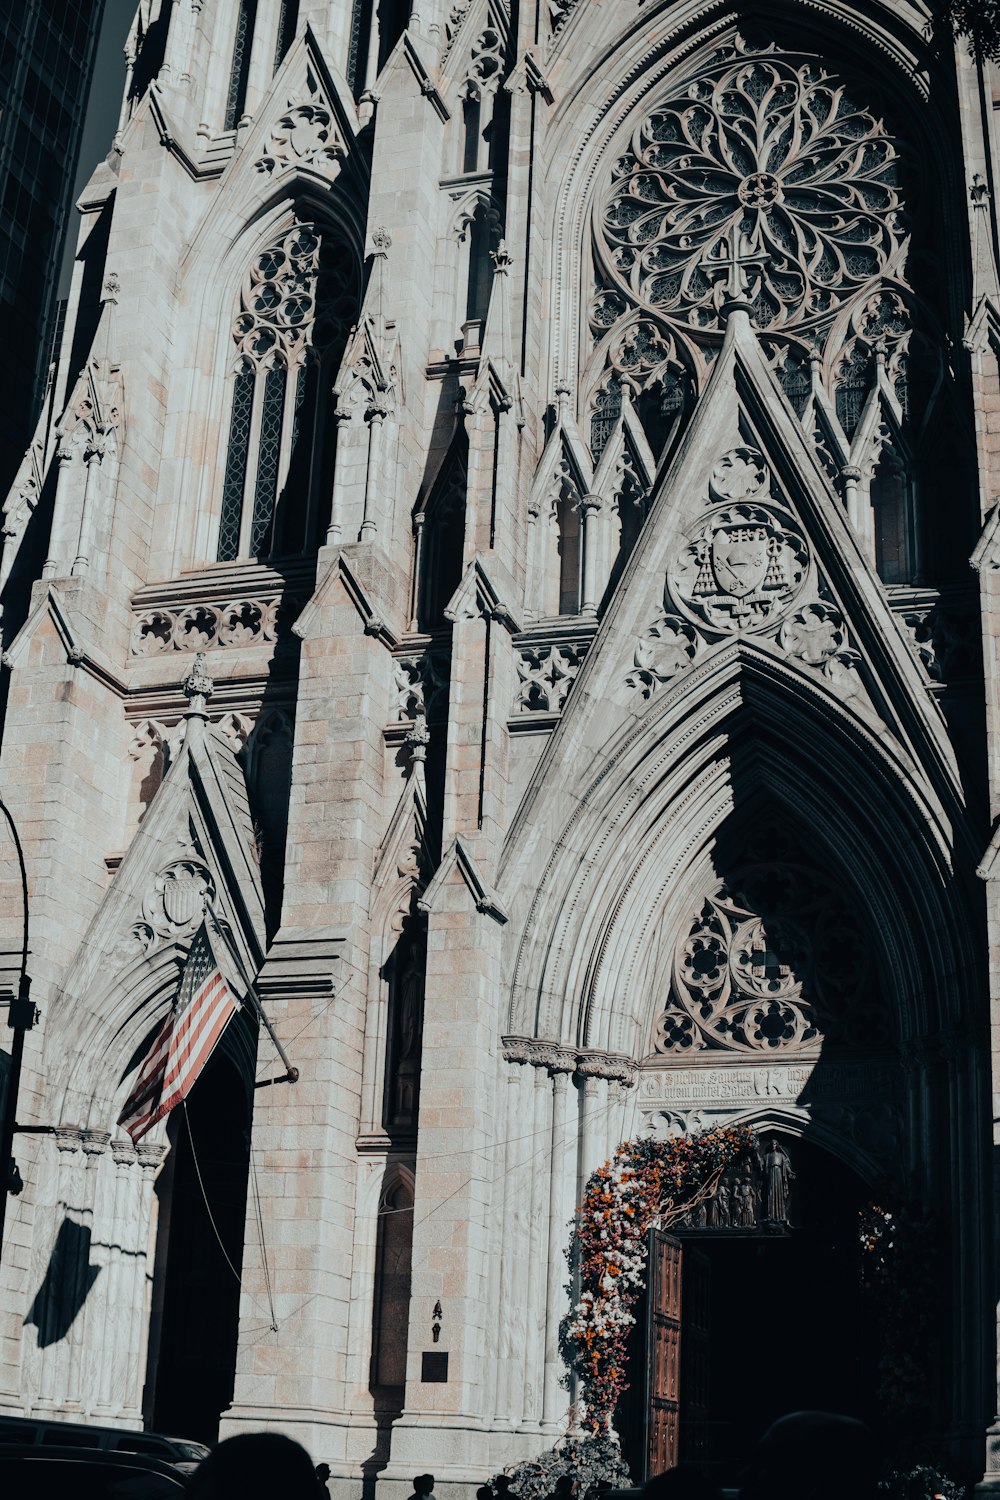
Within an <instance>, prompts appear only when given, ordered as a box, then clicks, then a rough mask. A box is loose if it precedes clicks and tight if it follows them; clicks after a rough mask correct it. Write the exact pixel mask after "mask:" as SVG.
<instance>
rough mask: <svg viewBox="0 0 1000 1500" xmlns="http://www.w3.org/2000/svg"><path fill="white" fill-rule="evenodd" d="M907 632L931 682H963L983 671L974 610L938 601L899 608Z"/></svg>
mask: <svg viewBox="0 0 1000 1500" xmlns="http://www.w3.org/2000/svg"><path fill="white" fill-rule="evenodd" d="M900 615H901V618H902V621H903V624H904V626H905V628H906V634H907V637H908V639H909V641H910V645H911V646H912V648H913V650H914V652H915V654H916V656H917V658H918V660H919V661H920V662H921V664H922V665H923V667H924V669H925V670H926V672H927V675H928V677H930V679H931V681H932V682H962V681H965V680H967V679H968V678H970V677H975V676H976V675H978V673H979V671H981V667H980V665H979V652H980V636H979V626H978V622H977V620H976V616H975V613H974V612H973V611H972V610H971V609H963V608H961V606H958V605H956V606H953V607H950V608H949V607H947V606H944V605H942V604H941V603H940V602H939V601H937V600H931V601H927V602H921V603H919V604H913V605H909V606H908V607H907V606H905V605H904V607H903V608H902V609H901V610H900Z"/></svg>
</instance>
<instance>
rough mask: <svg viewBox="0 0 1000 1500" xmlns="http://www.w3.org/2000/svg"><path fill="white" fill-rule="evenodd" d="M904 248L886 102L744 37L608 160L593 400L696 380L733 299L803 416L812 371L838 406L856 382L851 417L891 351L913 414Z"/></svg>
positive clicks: (894, 383)
mask: <svg viewBox="0 0 1000 1500" xmlns="http://www.w3.org/2000/svg"><path fill="white" fill-rule="evenodd" d="M908 249H909V229H908V210H907V205H906V203H905V202H904V193H903V172H902V160H901V155H900V148H899V146H898V144H897V142H896V140H895V138H894V137H893V135H892V133H891V132H890V130H889V129H888V128H887V126H886V124H885V123H884V122H883V120H882V118H881V113H880V110H879V107H878V106H877V105H876V104H875V103H874V102H873V101H872V100H871V99H868V98H863V97H862V96H861V95H860V94H859V93H858V92H857V90H856V89H854V87H853V86H851V85H848V84H845V82H844V80H843V79H842V78H840V77H838V76H837V75H836V74H835V73H834V72H832V71H831V70H830V69H828V68H827V67H825V66H824V65H823V63H822V62H821V61H820V60H819V59H818V58H815V57H809V56H807V55H804V54H795V53H792V52H784V51H782V50H780V49H779V48H778V47H776V46H774V45H772V44H767V45H763V46H761V45H758V44H756V43H752V42H749V41H747V40H746V39H744V38H743V37H741V36H738V35H737V36H734V38H733V40H732V41H731V42H729V43H726V44H724V45H723V46H721V47H719V48H718V49H717V50H716V51H715V52H714V53H713V54H712V55H711V56H710V57H708V58H707V59H705V60H704V61H703V62H702V64H701V65H700V66H699V68H698V70H697V72H695V73H694V74H693V75H692V76H689V77H688V78H687V79H684V80H681V81H678V82H677V83H675V84H673V85H671V86H670V87H669V89H668V90H667V91H665V93H664V94H662V95H661V96H660V98H659V99H657V100H656V101H655V103H654V105H653V107H652V108H651V109H650V110H649V111H648V113H647V114H646V115H645V116H644V117H643V118H642V119H641V120H640V121H639V122H638V124H636V125H635V126H634V127H633V128H632V130H631V134H630V136H629V138H628V140H627V143H626V145H625V149H624V150H621V151H620V152H619V154H618V157H617V159H616V160H615V161H614V163H613V164H612V165H611V166H610V168H609V169H608V174H607V177H606V179H605V188H604V193H603V197H602V198H601V199H600V200H599V202H598V204H597V207H596V209H595V213H594V217H593V254H594V290H593V294H592V297H591V299H590V305H589V322H590V333H591V336H592V340H593V353H592V355H591V356H590V366H589V372H588V374H587V375H586V376H585V385H586V386H587V388H588V389H589V391H590V396H589V405H590V407H591V408H592V407H593V405H594V403H595V401H597V400H598V399H599V394H600V392H601V391H602V390H603V388H604V387H605V385H606V384H607V381H608V380H609V379H610V378H616V379H624V380H625V381H626V382H627V383H628V385H629V387H630V389H631V390H632V391H633V393H634V392H637V391H642V390H644V389H646V388H647V387H648V386H649V385H651V384H652V383H655V382H657V381H659V380H662V379H663V378H664V376H665V374H666V373H667V372H668V371H669V372H674V374H675V375H676V372H677V371H679V370H682V369H683V370H686V371H688V372H689V373H690V376H691V377H692V379H693V384H694V387H695V389H696V390H698V389H700V387H701V385H702V383H703V381H704V379H705V377H706V376H707V373H708V369H709V366H710V364H711V362H712V360H713V359H714V358H715V355H716V353H717V351H718V348H719V345H720V342H721V338H722V333H723V327H724V318H723V315H722V314H723V308H724V305H725V303H726V302H727V300H730V299H732V298H733V296H734V295H738V296H739V297H740V298H741V299H742V300H745V301H747V302H748V303H749V304H750V307H751V318H752V321H753V323H754V325H755V326H756V328H757V330H758V331H759V332H760V334H761V337H762V342H763V343H764V346H765V349H766V351H767V354H768V358H769V359H770V361H771V364H772V367H773V368H774V370H775V373H776V375H777V377H778V379H779V381H780V383H781V385H782V386H783V388H784V389H785V392H786V395H787V396H788V398H789V400H790V401H791V403H792V405H793V407H794V408H795V409H796V411H797V413H798V414H799V415H800V416H801V415H802V414H803V413H804V411H805V408H806V405H807V403H808V399H809V395H810V392H811V389H812V382H813V379H814V375H815V377H817V378H819V379H820V380H821V381H822V382H823V383H825V384H826V386H827V388H828V394H829V396H830V397H831V399H835V398H836V394H837V391H838V390H839V388H840V385H841V384H843V383H844V381H845V380H846V381H847V382H848V388H847V389H845V394H844V395H843V396H842V397H841V398H840V404H841V406H842V407H843V408H844V410H845V413H846V414H847V415H848V418H849V420H850V418H851V417H852V416H853V412H854V407H855V406H856V404H857V402H858V401H859V400H863V397H864V395H865V394H866V391H867V390H870V389H871V388H872V387H873V385H874V383H875V376H874V368H875V363H876V359H877V358H878V357H879V355H880V351H881V354H882V355H883V356H884V359H885V362H886V364H887V375H888V379H889V383H890V386H891V387H892V388H893V389H894V391H895V394H896V397H897V400H898V401H899V404H900V406H901V408H904V407H905V405H906V401H907V371H906V359H905V355H906V350H907V346H908V344H909V343H910V340H911V327H912V323H913V317H914V308H915V303H914V299H913V295H912V291H911V289H910V287H909V284H908V281H907V254H908ZM842 356H846V357H847V359H848V361H850V360H851V359H852V358H853V359H854V365H850V364H846V365H845V364H844V360H843V358H842ZM817 360H818V363H817ZM811 362H812V365H811ZM813 366H814V367H815V369H813ZM855 366H856V367H857V368H858V370H859V371H861V370H862V369H863V377H864V385H865V387H866V389H865V390H862V389H861V386H860V384H859V380H855V381H854V384H855V385H858V386H859V389H858V391H857V392H855V390H854V386H852V385H850V382H851V380H852V379H853V378H854V377H853V375H852V371H853V369H854V368H855ZM855 425H856V424H855ZM850 436H851V434H850V433H848V434H847V437H848V440H850Z"/></svg>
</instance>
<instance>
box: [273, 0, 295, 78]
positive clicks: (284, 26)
mask: <svg viewBox="0 0 1000 1500" xmlns="http://www.w3.org/2000/svg"><path fill="white" fill-rule="evenodd" d="M298 25H299V0H281V8H280V10H279V11H278V40H277V44H276V46H275V49H274V72H275V73H277V71H278V69H279V68H280V67H281V64H282V62H283V61H284V58H285V53H286V52H287V51H288V49H289V47H290V46H291V45H292V42H293V41H294V40H295V33H296V31H297V30H298Z"/></svg>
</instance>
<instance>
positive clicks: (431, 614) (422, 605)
mask: <svg viewBox="0 0 1000 1500" xmlns="http://www.w3.org/2000/svg"><path fill="white" fill-rule="evenodd" d="M467 488H468V473H467V469H466V457H465V452H464V448H463V449H460V451H458V452H456V453H455V454H454V455H453V456H452V457H451V458H450V459H448V460H446V466H445V469H444V471H443V473H442V474H441V477H440V478H439V479H438V481H437V483H436V484H435V486H434V488H433V490H432V491H431V494H430V497H429V499H428V501H427V504H426V505H425V506H424V508H423V509H422V510H420V511H418V512H417V514H416V516H415V518H414V520H415V522H416V527H417V559H416V564H417V566H416V571H417V611H416V615H417V619H418V620H419V623H420V628H421V630H433V629H434V628H435V627H436V626H438V625H440V624H441V623H442V621H443V616H444V610H445V607H446V606H447V604H448V602H449V600H450V599H451V597H452V595H453V594H454V592H455V590H456V589H457V588H458V585H459V584H460V583H461V581H462V561H463V557H464V553H465V497H466V491H467Z"/></svg>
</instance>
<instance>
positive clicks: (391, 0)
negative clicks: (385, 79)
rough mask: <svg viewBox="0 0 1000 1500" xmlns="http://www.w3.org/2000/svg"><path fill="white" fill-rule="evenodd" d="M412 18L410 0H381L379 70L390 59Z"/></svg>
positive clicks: (379, 12)
mask: <svg viewBox="0 0 1000 1500" xmlns="http://www.w3.org/2000/svg"><path fill="white" fill-rule="evenodd" d="M409 19H410V0H380V3H379V8H378V72H379V73H381V71H382V69H383V68H384V67H385V65H386V63H387V62H388V61H389V54H390V53H391V51H392V49H393V47H395V45H396V43H397V42H398V41H399V39H400V37H401V36H402V35H403V32H404V31H405V30H406V27H407V24H408V23H409Z"/></svg>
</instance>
